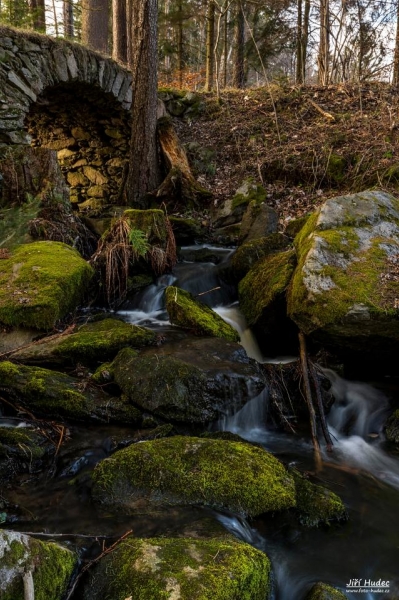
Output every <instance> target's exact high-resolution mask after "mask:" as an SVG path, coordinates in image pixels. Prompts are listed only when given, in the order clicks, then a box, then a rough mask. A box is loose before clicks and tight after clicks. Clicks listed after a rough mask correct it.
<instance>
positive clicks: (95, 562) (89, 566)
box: [65, 529, 133, 600]
mask: <svg viewBox="0 0 399 600" xmlns="http://www.w3.org/2000/svg"><path fill="white" fill-rule="evenodd" d="M131 533H133V529H129V531H127V532H126V533H124V534H123V535H122V536H121V537H120V538H119V539H117V540H116V542H114V543H113V544H112V546H110V547H109V548H106V549H105V550H104V551H103V552H101V554H100V555H99V556H97V558H95V559H93V560H91V561H90V562H88V563H87V564H86V565H85V566H84V567H83V568H82V569H81V571H80V572H79V573H78V575H77V577H76V579H75V581H74V582H73V585H72V587H71V588H70V590H69V592H68V594H67V596H66V598H65V600H70V598H71V597H72V595H73V593H74V591H75V589H76V586H77V585H78V583H79V581H80V579H81V578H82V576H83V575H84V574H85V573H86V571H88V570H89V569H91V567H92V566H93V565H95V564H97V563H98V562H99V561H100V560H101V559H102V558H104V556H106V555H107V554H109V553H110V552H112V551H113V550H115V548H116V547H117V546H118V544H120V543H121V542H122V541H123V540H124V539H125V538H127V537H128V536H129V535H130V534H131Z"/></svg>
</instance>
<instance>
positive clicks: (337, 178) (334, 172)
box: [326, 153, 348, 185]
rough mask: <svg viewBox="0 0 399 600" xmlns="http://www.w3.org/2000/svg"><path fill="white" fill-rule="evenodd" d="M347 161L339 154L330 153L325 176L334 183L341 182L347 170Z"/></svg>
mask: <svg viewBox="0 0 399 600" xmlns="http://www.w3.org/2000/svg"><path fill="white" fill-rule="evenodd" d="M347 166H348V165H347V161H346V159H345V158H344V157H343V156H340V155H339V154H333V153H332V154H330V156H329V158H328V163H327V169H326V176H327V178H328V179H329V180H330V181H331V182H332V183H335V184H336V185H338V184H340V183H342V182H343V180H344V179H345V175H346V171H347Z"/></svg>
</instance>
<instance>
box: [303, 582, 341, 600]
mask: <svg viewBox="0 0 399 600" xmlns="http://www.w3.org/2000/svg"><path fill="white" fill-rule="evenodd" d="M347 598H348V596H346V595H345V594H344V593H343V592H341V591H340V590H338V589H337V588H335V587H332V586H331V585H327V583H322V582H319V583H315V584H314V586H313V587H312V588H311V590H310V591H309V593H308V594H307V595H306V598H305V600H347Z"/></svg>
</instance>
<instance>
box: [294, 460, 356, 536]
mask: <svg viewBox="0 0 399 600" xmlns="http://www.w3.org/2000/svg"><path fill="white" fill-rule="evenodd" d="M290 474H291V475H292V476H293V478H294V481H295V489H296V510H297V512H298V514H299V520H300V522H301V523H302V524H303V525H306V527H318V526H319V525H329V524H330V523H331V522H333V521H345V520H346V519H347V518H348V517H347V513H346V509H345V506H344V504H343V502H342V500H341V498H339V496H337V495H336V494H334V492H331V491H330V490H329V489H327V488H325V487H323V486H321V485H315V484H314V483H311V482H310V481H308V480H307V479H306V478H305V477H304V476H303V475H301V474H300V473H299V472H298V471H296V470H295V469H292V470H291V471H290Z"/></svg>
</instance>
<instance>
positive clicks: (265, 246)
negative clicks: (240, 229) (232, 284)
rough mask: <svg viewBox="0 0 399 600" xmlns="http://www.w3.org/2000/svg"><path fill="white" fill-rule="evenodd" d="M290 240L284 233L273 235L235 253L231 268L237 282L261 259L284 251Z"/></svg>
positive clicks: (250, 242) (246, 245)
mask: <svg viewBox="0 0 399 600" xmlns="http://www.w3.org/2000/svg"><path fill="white" fill-rule="evenodd" d="M288 243H289V240H288V238H287V237H286V236H285V235H284V234H282V233H272V234H271V235H267V236H266V237H261V238H257V239H255V240H251V241H249V242H246V243H245V244H242V245H241V246H239V247H238V248H237V250H236V251H235V252H234V254H233V256H232V259H231V266H232V268H233V271H234V275H235V277H236V279H237V281H240V279H242V278H243V277H245V275H246V274H247V273H248V272H249V271H250V270H251V269H252V267H253V266H254V265H255V263H257V262H258V260H260V259H261V258H264V257H265V256H269V254H274V253H276V252H278V251H281V250H284V249H285V248H286V247H287V246H288Z"/></svg>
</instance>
